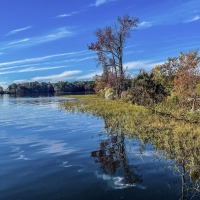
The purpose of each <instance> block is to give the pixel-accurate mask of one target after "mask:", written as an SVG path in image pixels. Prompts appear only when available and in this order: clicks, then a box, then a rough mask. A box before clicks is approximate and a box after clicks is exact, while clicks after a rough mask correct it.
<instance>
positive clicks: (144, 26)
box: [138, 21, 152, 28]
mask: <svg viewBox="0 0 200 200" xmlns="http://www.w3.org/2000/svg"><path fill="white" fill-rule="evenodd" d="M151 26H152V23H151V22H148V21H143V22H141V23H139V24H138V28H148V27H151Z"/></svg>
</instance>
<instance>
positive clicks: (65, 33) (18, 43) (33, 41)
mask: <svg viewBox="0 0 200 200" xmlns="http://www.w3.org/2000/svg"><path fill="white" fill-rule="evenodd" d="M74 34H75V33H74V32H71V31H69V30H68V29H67V27H61V28H59V29H56V30H53V31H51V32H48V33H46V34H44V35H41V36H36V37H32V38H25V39H21V40H15V41H11V42H8V43H5V44H2V45H1V48H0V50H5V49H16V48H17V49H18V48H24V47H29V46H35V45H39V44H43V43H47V42H51V41H55V40H59V39H62V38H65V37H70V36H73V35H74Z"/></svg>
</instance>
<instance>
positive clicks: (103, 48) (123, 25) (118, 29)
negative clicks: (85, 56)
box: [88, 14, 139, 95]
mask: <svg viewBox="0 0 200 200" xmlns="http://www.w3.org/2000/svg"><path fill="white" fill-rule="evenodd" d="M138 22H139V19H138V18H130V17H129V15H128V14H126V15H124V16H122V17H118V18H117V23H116V24H114V25H113V26H106V27H105V28H103V29H98V30H97V31H96V32H95V36H96V37H97V42H96V43H91V44H90V45H88V49H89V50H93V51H96V52H97V61H98V62H97V66H99V65H102V67H103V74H102V78H103V79H104V80H105V82H110V83H112V84H113V85H112V87H114V89H115V90H116V93H117V95H119V94H120V93H121V92H122V91H123V90H124V83H125V70H124V68H123V50H124V46H125V41H126V39H127V38H129V37H130V32H131V30H132V28H133V27H137V23H138Z"/></svg>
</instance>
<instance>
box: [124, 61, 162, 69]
mask: <svg viewBox="0 0 200 200" xmlns="http://www.w3.org/2000/svg"><path fill="white" fill-rule="evenodd" d="M161 64H163V62H155V61H151V60H139V61H132V62H127V63H124V67H127V68H128V70H132V69H136V70H139V69H145V70H150V69H152V68H154V67H155V66H156V65H161Z"/></svg>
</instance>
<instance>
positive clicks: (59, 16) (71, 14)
mask: <svg viewBox="0 0 200 200" xmlns="http://www.w3.org/2000/svg"><path fill="white" fill-rule="evenodd" d="M79 12H80V11H74V12H71V13H68V14H62V15H58V16H56V17H54V18H63V17H71V16H73V15H75V14H78V13H79Z"/></svg>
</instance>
